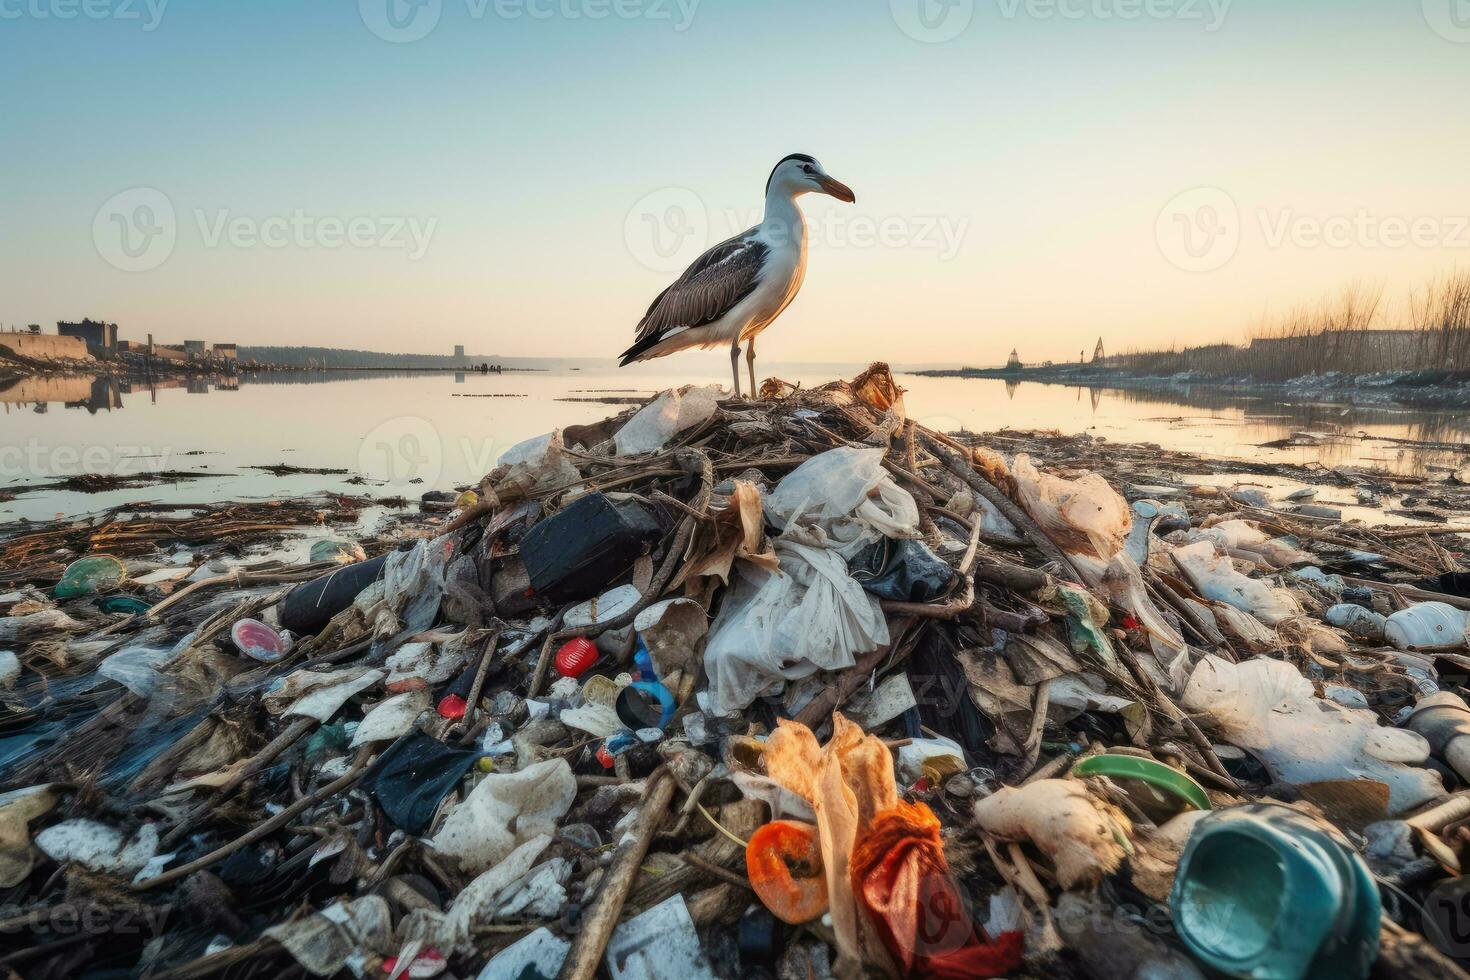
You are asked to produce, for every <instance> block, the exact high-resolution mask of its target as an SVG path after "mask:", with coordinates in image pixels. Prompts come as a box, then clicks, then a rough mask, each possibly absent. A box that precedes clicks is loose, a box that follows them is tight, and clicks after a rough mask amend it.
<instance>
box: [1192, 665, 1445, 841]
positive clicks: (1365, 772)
mask: <svg viewBox="0 0 1470 980" xmlns="http://www.w3.org/2000/svg"><path fill="white" fill-rule="evenodd" d="M1180 703H1181V704H1182V705H1183V707H1184V708H1186V709H1187V710H1188V711H1190V712H1191V713H1198V714H1203V715H1204V716H1206V717H1207V718H1208V719H1209V720H1210V721H1211V722H1212V723H1213V724H1214V725H1215V727H1216V728H1217V729H1218V731H1219V734H1220V735H1221V736H1223V738H1224V739H1225V740H1227V741H1229V742H1230V743H1231V744H1233V745H1237V746H1239V747H1240V748H1243V749H1248V750H1250V751H1251V752H1252V753H1254V754H1255V755H1256V756H1257V757H1258V758H1259V759H1260V760H1261V761H1262V762H1263V763H1265V765H1266V767H1267V769H1269V770H1270V771H1271V775H1272V777H1273V778H1274V779H1277V780H1279V781H1282V782H1288V783H1318V782H1327V781H1331V780H1342V779H1374V780H1378V781H1379V782H1382V783H1386V784H1388V790H1389V806H1388V809H1389V813H1390V814H1397V813H1401V812H1403V811H1405V810H1408V809H1410V808H1412V807H1415V806H1418V805H1419V804H1421V803H1424V802H1426V801H1428V800H1431V799H1434V798H1435V797H1437V796H1439V795H1440V794H1442V793H1443V792H1444V786H1443V784H1442V783H1441V782H1440V778H1439V776H1438V774H1436V773H1434V772H1432V771H1429V770H1426V769H1419V768H1414V766H1417V765H1420V764H1422V763H1423V762H1424V761H1425V760H1426V759H1427V758H1428V757H1429V743H1428V742H1426V741H1425V740H1424V739H1423V738H1422V737H1421V736H1419V735H1416V734H1415V733H1413V732H1410V731H1405V730H1403V729H1399V728H1384V727H1382V726H1380V725H1379V724H1378V717H1377V716H1376V715H1375V714H1373V712H1371V711H1365V710H1361V709H1353V708H1345V707H1343V706H1341V705H1339V704H1337V703H1335V702H1332V701H1328V700H1325V699H1323V698H1319V697H1317V696H1316V694H1315V689H1314V688H1313V686H1312V682H1311V681H1309V680H1308V679H1307V678H1305V677H1303V676H1302V674H1301V672H1300V671H1298V670H1297V668H1296V667H1294V666H1292V665H1291V664H1289V663H1286V662H1284V661H1281V660H1271V659H1268V658H1264V657H1258V658H1256V659H1254V660H1249V661H1246V662H1245V663H1242V664H1232V663H1230V662H1229V661H1227V660H1221V659H1219V658H1218V657H1207V658H1206V659H1204V660H1202V661H1201V662H1200V664H1199V666H1198V667H1196V668H1195V670H1194V674H1193V675H1192V676H1191V677H1190V679H1189V686H1188V687H1186V688H1185V691H1184V697H1183V698H1182V700H1181V702H1180ZM1406 763H1413V765H1412V766H1411V765H1406Z"/></svg>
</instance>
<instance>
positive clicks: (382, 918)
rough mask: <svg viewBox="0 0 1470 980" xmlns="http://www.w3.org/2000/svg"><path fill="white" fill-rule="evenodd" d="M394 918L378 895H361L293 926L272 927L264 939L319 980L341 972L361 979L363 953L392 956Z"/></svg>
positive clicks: (266, 932)
mask: <svg viewBox="0 0 1470 980" xmlns="http://www.w3.org/2000/svg"><path fill="white" fill-rule="evenodd" d="M392 923H393V918H392V914H391V913H390V912H389V910H388V901H387V899H385V898H383V897H382V896H381V895H364V896H362V897H361V898H356V899H353V900H352V901H350V902H343V901H338V902H336V903H335V904H332V905H329V906H327V907H326V908H325V909H322V910H321V911H320V912H316V913H313V914H312V915H308V916H306V917H305V918H302V919H297V920H295V921H293V922H286V923H283V924H281V925H278V926H272V927H271V928H269V929H267V930H265V933H264V934H265V935H266V936H269V937H270V938H271V939H274V940H275V941H276V942H278V943H280V944H281V945H282V946H283V947H285V949H286V951H287V952H289V953H290V954H291V956H292V957H294V958H295V960H296V962H297V963H300V964H301V965H302V966H303V967H305V968H306V970H307V972H309V973H312V974H314V975H315V976H319V977H329V976H332V975H333V974H335V973H337V972H339V971H341V970H342V969H344V968H350V969H351V970H352V972H353V973H354V974H356V975H357V976H362V974H363V970H364V969H365V967H366V965H367V964H366V955H365V954H366V953H369V952H372V953H377V954H378V955H379V956H385V957H386V956H390V955H392V952H393V949H392V940H393V924H392Z"/></svg>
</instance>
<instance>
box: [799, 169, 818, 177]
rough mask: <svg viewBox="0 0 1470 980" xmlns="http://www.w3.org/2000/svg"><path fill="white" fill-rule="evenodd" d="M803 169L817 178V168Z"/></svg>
mask: <svg viewBox="0 0 1470 980" xmlns="http://www.w3.org/2000/svg"><path fill="white" fill-rule="evenodd" d="M801 169H803V170H805V171H806V172H807V173H809V174H811V175H812V176H813V177H815V176H816V175H817V168H816V167H802V168H801Z"/></svg>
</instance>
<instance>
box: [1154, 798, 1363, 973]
mask: <svg viewBox="0 0 1470 980" xmlns="http://www.w3.org/2000/svg"><path fill="white" fill-rule="evenodd" d="M1169 906H1170V908H1171V909H1172V911H1173V917H1174V926H1175V928H1176V929H1177V930H1178V933H1179V937H1180V939H1182V940H1183V941H1184V944H1185V945H1186V946H1188V947H1189V949H1190V951H1191V952H1192V953H1193V954H1194V955H1195V956H1196V957H1197V958H1198V959H1199V960H1200V961H1201V962H1203V963H1205V964H1206V965H1207V966H1209V967H1211V968H1213V969H1215V970H1218V971H1219V972H1221V973H1223V974H1225V975H1227V976H1232V977H1302V978H1306V980H1329V978H1330V980H1346V978H1362V977H1366V976H1367V975H1368V971H1369V969H1370V968H1371V967H1372V965H1373V961H1374V960H1375V959H1376V958H1377V957H1378V935H1379V914H1380V904H1379V898H1378V887H1377V885H1375V884H1374V882H1373V876H1372V875H1371V874H1370V873H1369V871H1368V867H1367V865H1365V864H1364V863H1363V860H1362V859H1361V858H1360V857H1358V855H1357V854H1355V853H1353V852H1351V851H1349V850H1347V849H1346V848H1344V847H1343V846H1342V845H1341V844H1339V843H1337V841H1336V840H1334V839H1333V838H1332V837H1331V836H1330V835H1329V834H1328V833H1327V832H1326V831H1325V830H1324V829H1322V827H1321V826H1320V825H1318V824H1317V823H1315V822H1314V821H1313V820H1311V819H1310V818H1309V817H1307V816H1305V815H1303V814H1301V813H1298V812H1297V811H1295V810H1291V809H1289V808H1287V807H1283V806H1273V805H1251V806H1239V807H1232V808H1230V809H1227V810H1217V811H1215V812H1213V813H1211V814H1210V815H1209V816H1206V817H1204V818H1202V819H1201V820H1200V821H1199V823H1198V824H1196V825H1195V829H1194V832H1193V834H1191V835H1190V838H1189V844H1188V845H1187V846H1186V847H1185V849H1184V853H1183V854H1182V855H1181V856H1180V858H1179V868H1178V872H1177V874H1176V876H1175V878H1174V888H1173V892H1172V893H1171V894H1170V897H1169Z"/></svg>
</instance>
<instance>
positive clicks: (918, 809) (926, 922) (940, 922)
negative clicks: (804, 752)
mask: <svg viewBox="0 0 1470 980" xmlns="http://www.w3.org/2000/svg"><path fill="white" fill-rule="evenodd" d="M939 826H940V825H939V818H938V817H936V816H934V813H933V811H931V810H930V809H929V808H928V807H927V806H925V805H924V804H922V803H917V804H914V803H906V802H904V801H903V800H899V801H898V805H897V806H895V807H893V808H892V809H890V810H885V811H883V812H882V813H880V814H878V816H877V817H876V818H875V819H874V820H873V823H872V825H871V827H870V828H869V831H868V833H867V834H866V835H864V836H863V837H860V838H859V839H858V841H857V844H856V845H855V846H854V847H853V851H852V887H853V892H854V893H855V894H856V895H857V899H858V905H859V907H860V908H862V910H863V911H864V912H865V913H866V914H867V917H868V921H869V922H871V923H872V924H873V925H874V926H875V927H876V928H877V930H878V934H879V935H880V936H881V937H882V940H883V945H884V946H885V947H887V949H888V953H889V955H890V956H892V957H893V959H894V962H895V963H897V964H898V966H899V969H900V972H901V973H902V975H903V976H905V977H937V978H941V980H961V978H964V977H1003V976H1006V975H1008V974H1010V973H1013V972H1014V971H1015V970H1016V969H1017V968H1018V967H1019V966H1020V965H1021V954H1022V952H1023V951H1024V943H1025V936H1024V934H1023V933H1021V932H1007V933H1002V934H1001V935H999V936H996V937H994V941H991V942H987V941H986V940H985V938H984V936H983V933H982V932H980V931H979V930H977V928H976V926H975V924H974V920H973V918H972V913H971V910H970V909H969V908H967V907H966V905H965V902H964V900H963V897H962V895H961V893H960V890H959V885H958V883H957V882H956V881H955V880H954V876H953V875H951V874H950V871H949V862H947V861H946V860H945V858H944V844H943V842H942V841H941V840H940V837H939ZM752 879H753V876H752Z"/></svg>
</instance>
